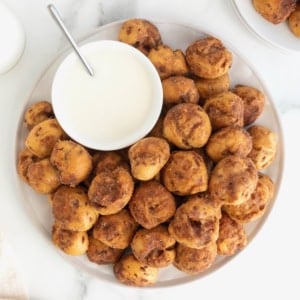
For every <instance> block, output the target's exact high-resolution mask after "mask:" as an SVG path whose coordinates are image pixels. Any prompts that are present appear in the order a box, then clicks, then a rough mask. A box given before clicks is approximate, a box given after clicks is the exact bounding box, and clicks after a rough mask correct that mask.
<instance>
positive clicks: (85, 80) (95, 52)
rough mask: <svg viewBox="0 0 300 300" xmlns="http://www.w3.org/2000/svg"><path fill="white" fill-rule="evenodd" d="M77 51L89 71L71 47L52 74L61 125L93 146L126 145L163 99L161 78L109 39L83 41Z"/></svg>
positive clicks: (149, 123) (147, 126)
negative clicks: (80, 53)
mask: <svg viewBox="0 0 300 300" xmlns="http://www.w3.org/2000/svg"><path fill="white" fill-rule="evenodd" d="M81 52H82V53H83V55H84V56H85V58H86V59H87V60H88V62H89V63H90V65H91V66H92V68H93V69H94V75H93V76H90V75H89V74H88V72H87V71H86V69H85V68H84V66H83V64H82V63H81V61H80V60H79V58H78V57H77V56H76V54H75V52H71V53H70V54H69V55H68V56H67V57H66V58H65V59H64V60H63V62H62V63H61V65H60V66H59V68H58V70H57V72H56V74H55V77H54V81H53V85H52V104H53V109H54V113H55V116H56V118H57V120H58V122H59V123H60V125H61V126H62V128H63V129H64V130H65V131H66V132H67V134H68V135H69V136H70V137H71V138H73V139H74V140H76V141H77V142H79V143H80V144H82V145H84V146H86V147H88V148H92V149H97V150H116V149H121V148H125V147H127V146H129V145H131V144H133V143H135V142H136V141H137V140H139V139H141V138H143V137H144V136H145V135H147V133H148V132H149V131H150V130H151V129H152V128H153V126H154V124H155V123H156V121H157V119H158V117H159V115H160V112H161V108H162V102H163V93H162V85H161V80H160V78H159V75H158V73H157V71H156V69H155V67H154V66H153V64H152V63H151V62H150V60H149V59H148V58H147V57H146V56H145V55H143V54H142V53H141V52H140V51H138V50H137V49H135V48H134V47H131V46H129V45H127V44H125V43H122V42H118V41H112V40H102V41H97V42H90V43H87V44H85V45H83V46H82V47H81Z"/></svg>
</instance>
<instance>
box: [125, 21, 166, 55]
mask: <svg viewBox="0 0 300 300" xmlns="http://www.w3.org/2000/svg"><path fill="white" fill-rule="evenodd" d="M119 40H120V41H121V42H124V43H126V44H129V45H132V46H133V47H135V48H137V49H139V50H141V51H142V52H143V53H145V54H147V53H148V52H149V50H150V49H152V48H155V47H157V46H158V45H160V44H161V36H160V33H159V30H158V29H157V27H156V26H155V25H154V24H153V23H150V22H149V21H147V20H144V19H129V20H127V21H125V22H124V23H123V24H122V27H121V29H120V31H119Z"/></svg>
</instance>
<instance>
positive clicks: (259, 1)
mask: <svg viewBox="0 0 300 300" xmlns="http://www.w3.org/2000/svg"><path fill="white" fill-rule="evenodd" d="M252 2H253V5H254V8H255V9H256V11H257V12H258V13H259V14H260V15H261V16H262V17H264V18H265V19H266V20H267V21H269V22H271V23H273V24H279V23H281V22H283V21H285V20H286V19H287V18H288V16H289V15H290V14H291V12H292V11H294V10H295V7H296V0H252Z"/></svg>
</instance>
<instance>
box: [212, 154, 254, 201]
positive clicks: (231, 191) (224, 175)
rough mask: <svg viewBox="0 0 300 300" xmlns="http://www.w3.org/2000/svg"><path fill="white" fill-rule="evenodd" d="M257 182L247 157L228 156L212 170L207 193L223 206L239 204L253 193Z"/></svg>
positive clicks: (252, 164) (252, 166) (250, 161)
mask: <svg viewBox="0 0 300 300" xmlns="http://www.w3.org/2000/svg"><path fill="white" fill-rule="evenodd" d="M257 180H258V175H257V170H256V168H255V165H254V163H253V162H252V160H251V159H249V158H248V157H240V156H236V155H229V156H226V157H225V158H223V159H221V160H220V161H219V162H218V163H217V165H216V166H215V168H214V169H213V171H212V173H211V176H210V180H209V183H208V191H209V192H210V194H211V196H212V197H213V198H214V199H217V200H219V201H222V202H223V204H234V205H237V204H241V203H243V202H245V201H246V200H247V199H248V198H249V197H250V195H251V194H252V193H253V192H254V190H255V187H256V184H257Z"/></svg>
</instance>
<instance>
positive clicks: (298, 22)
mask: <svg viewBox="0 0 300 300" xmlns="http://www.w3.org/2000/svg"><path fill="white" fill-rule="evenodd" d="M288 24H289V28H290V30H291V31H292V33H293V34H294V35H295V36H297V37H300V3H299V1H298V3H297V6H296V10H294V11H293V12H292V13H291V14H290V16H289V18H288Z"/></svg>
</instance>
